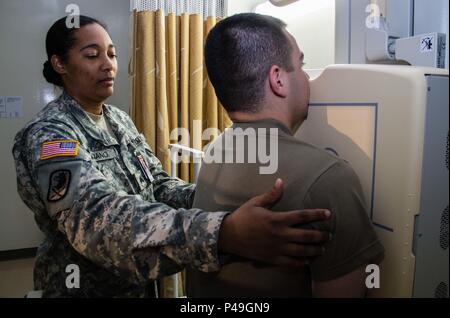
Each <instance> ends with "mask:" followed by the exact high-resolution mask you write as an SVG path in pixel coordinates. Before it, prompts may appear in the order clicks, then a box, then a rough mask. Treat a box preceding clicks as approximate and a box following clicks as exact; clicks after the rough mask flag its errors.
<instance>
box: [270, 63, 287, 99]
mask: <svg viewBox="0 0 450 318" xmlns="http://www.w3.org/2000/svg"><path fill="white" fill-rule="evenodd" d="M269 85H270V89H271V91H272V92H273V93H274V94H275V95H276V96H278V97H282V98H285V97H286V96H287V78H286V72H285V71H284V70H283V69H282V68H281V67H279V66H278V65H272V67H271V68H270V71H269Z"/></svg>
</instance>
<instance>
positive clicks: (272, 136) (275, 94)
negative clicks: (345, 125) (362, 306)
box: [187, 13, 384, 297]
mask: <svg viewBox="0 0 450 318" xmlns="http://www.w3.org/2000/svg"><path fill="white" fill-rule="evenodd" d="M285 27H286V25H285V24H284V23H283V22H282V21H280V20H278V19H276V18H273V17H269V16H263V15H258V14H252V13H248V14H238V15H234V16H231V17H229V18H226V19H224V20H222V21H221V22H219V23H218V24H217V25H216V26H215V27H214V28H213V30H212V31H211V32H210V33H209V35H208V37H207V40H206V45H205V61H206V67H207V70H208V75H209V78H210V80H211V82H212V84H213V86H214V88H215V91H216V94H217V96H218V98H219V100H220V102H221V103H222V104H223V106H224V108H225V109H226V110H227V112H228V115H229V116H230V118H231V119H232V120H233V122H234V124H233V127H232V128H230V129H227V130H226V131H225V132H224V133H223V134H222V135H221V136H219V138H217V139H216V140H215V141H214V142H213V143H212V144H211V145H210V146H209V148H208V150H207V152H206V156H205V158H204V162H203V165H202V168H201V172H200V175H199V179H198V183H197V190H196V195H195V199H194V207H197V208H202V209H205V210H207V211H225V210H233V209H235V208H236V207H238V206H239V205H240V204H242V203H244V202H245V201H246V200H248V199H249V198H251V197H252V196H254V195H256V194H258V193H261V192H263V190H264V189H266V188H267V187H270V186H271V184H273V182H274V181H275V180H276V179H277V178H281V179H282V180H283V182H284V187H285V190H284V194H283V197H282V199H281V200H280V201H279V202H278V203H277V204H276V205H275V206H273V207H272V209H274V210H280V211H281V210H289V209H306V208H312V207H320V208H326V209H329V210H330V211H331V213H332V218H331V219H330V221H325V222H321V223H311V224H309V228H311V229H313V228H315V229H321V230H329V231H331V233H332V239H331V240H330V242H328V244H327V245H326V250H325V251H324V253H323V255H321V256H319V257H317V258H315V259H313V260H311V262H310V263H309V266H305V267H304V268H303V269H301V270H298V269H293V270H289V269H285V268H281V267H272V266H268V265H265V264H262V263H261V264H258V263H254V262H252V261H249V260H246V259H239V258H236V257H231V258H230V259H229V260H228V262H227V264H226V265H225V266H223V268H222V269H221V271H219V272H217V273H209V274H206V273H201V272H198V271H195V270H192V269H188V271H187V295H188V297H311V296H314V297H364V296H365V293H366V287H365V279H366V275H367V274H366V273H365V267H366V265H368V264H370V263H373V262H379V261H380V260H381V258H382V257H383V253H384V249H383V247H382V245H381V244H380V242H379V241H378V239H377V237H376V235H375V232H374V230H373V228H372V224H371V222H370V220H369V218H368V216H367V210H366V209H367V208H366V203H365V201H364V198H363V193H362V189H361V185H360V182H359V180H358V177H357V176H356V174H355V173H354V171H353V170H352V168H351V167H350V166H349V165H348V164H347V163H346V162H345V161H344V160H341V159H339V158H337V157H334V156H332V155H331V154H329V153H328V152H326V151H323V150H321V149H318V148H316V147H314V146H311V145H309V144H306V143H304V142H301V141H299V140H297V139H296V138H294V136H293V135H294V133H295V131H296V130H297V129H298V128H299V127H300V125H301V124H302V122H303V121H304V120H305V119H306V118H307V114H308V102H309V79H308V76H307V75H306V73H305V72H304V71H303V69H302V68H303V65H304V62H303V58H304V57H303V53H302V52H301V51H300V49H299V48H298V46H297V43H296V41H295V39H294V38H293V37H292V35H291V34H290V33H288V32H287V31H286V29H285ZM268 152H270V155H269V156H268V155H267V153H268ZM274 154H275V155H274ZM255 159H256V160H255ZM268 159H269V160H268ZM229 217H232V215H231V216H229ZM234 235H240V234H239V229H236V230H235V233H234ZM293 248H294V246H293Z"/></svg>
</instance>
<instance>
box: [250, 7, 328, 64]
mask: <svg viewBox="0 0 450 318" xmlns="http://www.w3.org/2000/svg"><path fill="white" fill-rule="evenodd" d="M256 13H261V14H267V15H272V16H274V17H277V18H279V19H281V20H283V21H284V22H285V23H286V24H287V29H288V30H289V31H290V32H291V33H292V35H293V36H294V37H295V39H296V40H297V43H298V45H299V47H300V49H301V50H302V51H303V53H304V54H305V63H306V68H308V69H322V68H325V67H326V66H328V65H330V64H334V63H335V47H336V45H335V1H334V0H301V1H297V2H293V3H291V4H289V5H287V6H285V7H277V6H274V5H272V4H271V3H270V2H269V1H266V2H264V3H262V4H260V5H258V6H257V7H256Z"/></svg>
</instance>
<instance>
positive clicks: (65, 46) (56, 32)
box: [42, 15, 107, 87]
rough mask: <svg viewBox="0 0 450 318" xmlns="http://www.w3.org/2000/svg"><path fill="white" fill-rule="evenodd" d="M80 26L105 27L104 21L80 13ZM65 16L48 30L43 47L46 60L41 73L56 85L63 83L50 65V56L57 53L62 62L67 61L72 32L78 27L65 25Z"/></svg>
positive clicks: (72, 40) (73, 36) (73, 40)
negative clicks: (45, 51)
mask: <svg viewBox="0 0 450 318" xmlns="http://www.w3.org/2000/svg"><path fill="white" fill-rule="evenodd" d="M79 17H80V24H79V26H80V28H81V27H83V26H85V25H88V24H94V23H96V24H98V25H100V26H102V27H103V28H104V29H105V30H107V27H106V25H105V24H104V23H102V22H100V21H98V20H96V19H94V18H90V17H87V16H84V15H80V16H79ZM66 20H67V17H63V18H61V19H59V20H58V21H56V22H55V23H54V24H53V25H52V26H51V27H50V29H49V30H48V32H47V37H46V38H45V48H46V50H47V61H45V63H44V70H43V72H42V73H43V74H44V77H45V79H46V80H47V82H49V83H51V84H54V85H56V86H60V87H63V86H64V83H63V80H62V77H61V75H60V74H58V73H57V72H56V71H55V70H54V69H53V66H52V63H51V58H52V56H53V55H57V56H59V57H60V58H61V60H62V61H63V62H66V61H67V53H68V52H69V50H70V49H71V48H72V47H73V46H74V44H75V34H74V32H75V31H76V30H78V28H75V27H71V28H68V27H67V25H66Z"/></svg>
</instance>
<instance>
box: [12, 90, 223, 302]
mask: <svg viewBox="0 0 450 318" xmlns="http://www.w3.org/2000/svg"><path fill="white" fill-rule="evenodd" d="M103 114H104V116H105V119H106V121H107V122H108V123H109V125H110V127H111V128H112V131H113V132H114V134H115V137H116V138H114V137H113V136H110V135H109V134H108V132H107V131H105V130H103V129H101V128H99V127H98V126H96V125H95V123H94V121H93V120H92V119H91V118H89V116H87V114H86V113H85V112H84V111H83V110H82V108H81V107H80V106H79V105H78V103H77V102H76V101H75V100H74V99H73V98H71V97H70V96H69V95H68V94H67V93H65V92H64V93H63V94H62V95H61V96H60V97H59V98H58V99H57V100H55V101H53V102H51V103H49V104H48V105H47V106H46V107H45V108H44V109H43V110H42V111H41V112H40V113H39V114H38V115H37V116H36V118H35V119H34V120H32V121H31V122H30V123H28V124H27V125H26V126H25V128H23V129H22V130H21V131H20V132H19V133H18V134H17V136H16V138H15V142H14V147H13V156H14V159H15V164H16V172H17V187H18V192H19V194H20V197H21V198H22V200H23V201H24V202H25V204H26V205H27V206H28V207H29V208H30V209H31V210H32V211H33V213H34V216H35V220H36V222H37V224H38V226H39V228H40V229H41V230H42V231H43V232H44V234H45V240H44V242H43V243H42V244H41V246H39V248H38V253H37V258H36V264H35V270H34V271H35V272H34V281H35V289H42V290H44V297H45V296H60V297H65V296H68V297H74V296H75V297H78V296H80V297H92V296H94V297H110V296H119V297H127V296H129V297H140V296H152V292H149V291H150V290H152V289H153V288H152V287H151V286H153V284H151V282H152V281H154V280H155V279H157V278H159V277H161V276H166V275H170V274H173V273H175V272H177V271H179V270H181V269H182V268H183V267H184V266H186V265H189V266H191V267H193V268H196V269H199V270H202V271H214V270H218V268H219V261H218V255H217V254H218V252H217V242H218V235H219V229H220V224H221V222H222V219H223V217H224V216H225V215H226V213H225V212H224V213H207V212H204V211H202V210H199V209H190V208H191V205H192V201H193V196H194V190H195V186H194V185H192V184H188V183H185V182H183V181H181V180H179V179H176V178H171V177H169V176H168V174H167V173H166V172H165V171H164V170H163V169H162V166H161V163H160V162H159V160H158V159H157V158H156V157H155V155H154V154H153V152H152V150H151V149H150V147H149V146H148V144H147V143H146V141H145V138H144V137H143V136H142V135H141V134H139V133H138V131H137V130H136V127H135V126H134V124H133V122H132V121H131V119H130V117H129V116H128V115H127V114H126V113H124V112H123V111H121V110H119V109H117V108H115V107H112V106H109V105H104V106H103ZM70 264H74V265H76V266H78V268H79V274H80V275H79V286H76V285H71V286H70V287H73V286H75V287H78V288H68V287H67V286H68V285H67V284H66V280H67V278H68V275H69V274H68V273H66V269H67V266H68V265H70Z"/></svg>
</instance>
